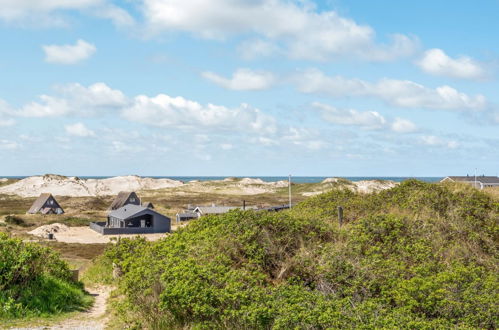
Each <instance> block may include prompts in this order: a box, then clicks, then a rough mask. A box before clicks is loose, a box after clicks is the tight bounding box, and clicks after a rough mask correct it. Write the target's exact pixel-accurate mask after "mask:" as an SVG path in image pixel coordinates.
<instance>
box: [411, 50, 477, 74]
mask: <svg viewBox="0 0 499 330" xmlns="http://www.w3.org/2000/svg"><path fill="white" fill-rule="evenodd" d="M417 65H418V66H419V67H420V68H421V69H422V70H423V71H425V72H427V73H429V74H432V75H436V76H444V77H450V78H459V79H481V78H484V77H485V76H486V70H485V65H484V64H482V63H480V62H478V61H475V60H473V59H472V58H471V57H468V56H460V57H458V58H451V57H449V56H448V55H447V54H445V52H444V51H443V50H441V49H438V48H435V49H430V50H427V51H426V52H425V53H424V55H423V56H422V58H421V59H420V60H419V61H418V62H417Z"/></svg>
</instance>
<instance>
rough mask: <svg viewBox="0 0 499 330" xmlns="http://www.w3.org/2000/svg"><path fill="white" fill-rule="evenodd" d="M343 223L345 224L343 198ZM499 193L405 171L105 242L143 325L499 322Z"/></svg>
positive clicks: (125, 311) (134, 318)
mask: <svg viewBox="0 0 499 330" xmlns="http://www.w3.org/2000/svg"><path fill="white" fill-rule="evenodd" d="M338 205H341V206H343V207H344V210H345V211H344V213H345V219H346V223H344V225H343V226H342V227H339V225H338V222H337V215H336V214H337V206H338ZM498 217H499V203H498V201H496V200H492V199H491V198H489V197H488V196H487V195H485V194H483V193H481V192H479V191H476V190H474V189H469V188H467V187H459V186H445V185H435V184H427V183H422V182H418V181H407V182H405V183H403V184H401V185H400V186H398V187H396V188H393V189H391V190H388V191H383V192H380V193H376V194H371V195H357V194H355V193H352V192H350V191H343V190H336V191H331V192H329V193H326V194H323V195H320V196H317V197H314V198H311V199H309V200H307V201H305V202H304V203H301V204H300V205H298V206H297V207H295V208H294V209H293V210H292V211H289V212H282V213H267V212H252V211H248V212H240V211H234V212H231V213H228V214H226V215H224V216H218V217H215V216H212V217H203V218H201V219H199V220H196V221H194V222H192V223H191V224H190V225H189V226H188V227H186V228H185V229H182V230H180V231H178V232H177V233H175V234H173V235H171V236H169V237H168V238H166V239H164V240H162V241H159V242H155V243H148V242H146V241H144V240H122V241H121V242H120V243H119V244H117V245H116V247H115V248H113V249H112V250H109V251H108V252H107V257H108V258H110V259H112V261H113V262H115V263H116V264H117V265H118V267H119V268H121V270H122V272H123V275H122V276H121V278H120V283H119V287H120V290H121V291H122V293H123V297H124V298H123V299H122V300H121V302H119V303H118V304H117V308H118V309H119V314H120V315H122V316H123V317H124V318H125V319H124V321H125V322H126V323H128V324H129V325H134V326H136V327H137V328H143V327H149V328H185V327H187V328H237V329H253V328H254V329H271V328H275V329H293V328H300V329H301V328H305V329H325V328H382V327H385V328H448V327H458V328H470V327H471V328H491V329H492V328H496V327H497V326H498V325H499V319H498V317H499V315H498V309H497V302H498V301H499V280H498V277H497V274H498V260H497V257H498V253H497V247H498V228H499V227H498V220H499V218H498Z"/></svg>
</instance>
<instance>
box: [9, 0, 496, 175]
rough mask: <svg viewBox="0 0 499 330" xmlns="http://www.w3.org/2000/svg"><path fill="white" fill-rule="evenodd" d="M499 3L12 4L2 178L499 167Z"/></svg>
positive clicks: (79, 0) (157, 0) (456, 171)
mask: <svg viewBox="0 0 499 330" xmlns="http://www.w3.org/2000/svg"><path fill="white" fill-rule="evenodd" d="M498 12H499V1H497V0H484V1H480V2H479V5H478V4H477V3H476V2H474V3H473V2H469V1H411V2H405V1H394V0H380V1H361V0H350V1H346V0H330V1H309V0H301V1H298V0H297V1H291V0H289V1H286V0H254V1H248V0H210V1H208V0H135V1H111V0H52V1H42V2H40V1H34V0H24V1H14V0H0V40H1V44H2V47H1V51H0V158H1V159H2V162H1V164H0V176H1V175H5V176H8V175H33V174H43V173H58V174H66V175H123V174H139V175H166V176H167V175H172V176H173V175H220V176H229V175H248V176H249V175H255V176H258V175H287V174H288V173H292V174H294V175H308V176H313V175H317V176H445V175H462V174H466V173H470V174H471V173H473V172H474V171H475V168H477V171H478V173H479V174H482V173H483V174H489V175H497V174H498V172H499V169H498V167H499V166H498V165H499V133H498V132H499V129H498V128H499V96H498V93H497V92H498V87H499V83H498V80H497V75H498V72H499V71H498V70H499V40H498V39H499V35H498V34H497V31H499V23H498V22H497V19H496V16H497V13H498Z"/></svg>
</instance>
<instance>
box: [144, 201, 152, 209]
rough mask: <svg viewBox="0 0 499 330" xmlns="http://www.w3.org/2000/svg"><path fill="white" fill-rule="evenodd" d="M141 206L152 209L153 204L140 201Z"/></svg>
mask: <svg viewBox="0 0 499 330" xmlns="http://www.w3.org/2000/svg"><path fill="white" fill-rule="evenodd" d="M142 206H143V207H147V208H148V209H154V205H153V203H151V202H147V203H142Z"/></svg>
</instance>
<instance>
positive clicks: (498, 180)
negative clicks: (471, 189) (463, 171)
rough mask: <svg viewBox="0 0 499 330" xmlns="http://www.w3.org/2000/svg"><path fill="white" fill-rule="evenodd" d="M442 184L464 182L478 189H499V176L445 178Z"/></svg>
mask: <svg viewBox="0 0 499 330" xmlns="http://www.w3.org/2000/svg"><path fill="white" fill-rule="evenodd" d="M440 182H463V183H468V184H471V185H473V186H476V188H480V189H483V188H486V187H499V177H497V176H485V175H481V176H474V175H467V176H447V177H445V178H443V179H442V180H441V181H440Z"/></svg>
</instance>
